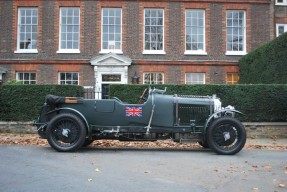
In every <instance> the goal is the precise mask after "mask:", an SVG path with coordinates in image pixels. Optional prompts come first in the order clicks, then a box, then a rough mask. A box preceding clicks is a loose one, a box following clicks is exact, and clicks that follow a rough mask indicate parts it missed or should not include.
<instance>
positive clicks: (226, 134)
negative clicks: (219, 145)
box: [223, 132, 230, 141]
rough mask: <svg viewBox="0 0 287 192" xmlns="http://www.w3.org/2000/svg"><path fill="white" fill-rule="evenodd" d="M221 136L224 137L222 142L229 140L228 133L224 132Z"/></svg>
mask: <svg viewBox="0 0 287 192" xmlns="http://www.w3.org/2000/svg"><path fill="white" fill-rule="evenodd" d="M223 136H224V140H225V141H227V140H229V139H230V133H229V132H224V133H223Z"/></svg>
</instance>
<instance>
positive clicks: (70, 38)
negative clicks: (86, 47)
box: [57, 7, 80, 53]
mask: <svg viewBox="0 0 287 192" xmlns="http://www.w3.org/2000/svg"><path fill="white" fill-rule="evenodd" d="M57 53H80V8H79V7H62V8H60V32H59V50H58V51H57Z"/></svg>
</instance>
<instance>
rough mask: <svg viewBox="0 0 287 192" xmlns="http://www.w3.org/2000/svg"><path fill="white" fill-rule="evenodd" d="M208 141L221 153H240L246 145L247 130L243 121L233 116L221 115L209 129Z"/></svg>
mask: <svg viewBox="0 0 287 192" xmlns="http://www.w3.org/2000/svg"><path fill="white" fill-rule="evenodd" d="M207 142H208V145H209V146H210V148H211V149H213V150H214V151H215V152H216V153H218V154H220V155H233V154H236V153H238V152H239V151H240V150H241V149H242V148H243V147H244V145H245V142H246V131H245V128H244V126H243V125H242V123H241V122H240V121H239V120H237V119H235V118H232V117H221V118H218V119H216V120H214V122H212V123H211V125H210V127H209V128H208V130H207Z"/></svg>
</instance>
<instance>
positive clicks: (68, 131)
mask: <svg viewBox="0 0 287 192" xmlns="http://www.w3.org/2000/svg"><path fill="white" fill-rule="evenodd" d="M69 133H70V129H63V130H62V135H63V136H64V137H67V138H68V137H69Z"/></svg>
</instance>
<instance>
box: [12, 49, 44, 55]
mask: <svg viewBox="0 0 287 192" xmlns="http://www.w3.org/2000/svg"><path fill="white" fill-rule="evenodd" d="M14 53H21V54H22V53H24V54H30V53H32V54H35V53H38V50H37V49H24V50H17V51H14Z"/></svg>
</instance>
